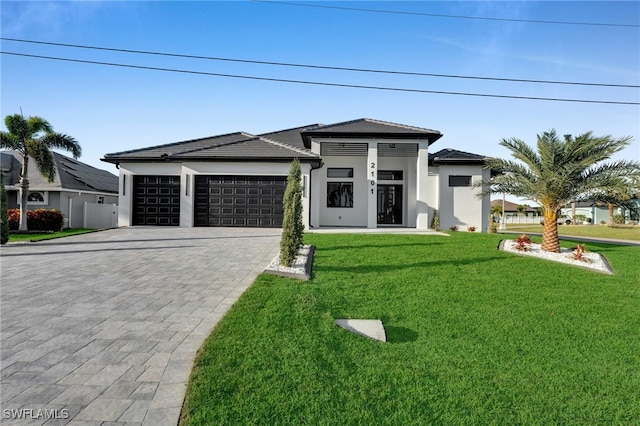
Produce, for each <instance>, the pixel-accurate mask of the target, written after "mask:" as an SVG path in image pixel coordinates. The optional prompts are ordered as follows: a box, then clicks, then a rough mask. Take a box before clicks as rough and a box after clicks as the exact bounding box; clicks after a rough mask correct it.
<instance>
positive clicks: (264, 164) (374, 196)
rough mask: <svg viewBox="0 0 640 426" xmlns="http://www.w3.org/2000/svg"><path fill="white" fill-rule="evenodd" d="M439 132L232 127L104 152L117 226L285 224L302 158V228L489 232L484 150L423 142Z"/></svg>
mask: <svg viewBox="0 0 640 426" xmlns="http://www.w3.org/2000/svg"><path fill="white" fill-rule="evenodd" d="M441 137H442V134H441V133H440V132H439V131H437V130H430V129H424V128H420V127H414V126H408V125H404V124H396V123H389V122H385V121H379V120H373V119H367V118H364V119H358V120H353V121H347V122H342V123H336V124H330V125H322V124H314V125H308V126H302V127H298V128H294V129H287V130H281V131H276V132H271V133H265V134H260V135H253V134H250V133H246V132H237V133H230V134H225V135H219V136H212V137H207V138H202V139H195V140H189V141H184V142H177V143H171V144H166V145H159V146H153V147H149V148H143V149H136V150H131V151H124V152H117V153H112V154H106V155H105V156H104V158H103V159H102V160H103V161H106V162H109V163H113V164H115V165H116V166H117V167H118V169H119V170H120V201H119V225H120V226H132V225H169V226H183V227H192V226H243V227H246V226H256V227H280V226H281V225H282V216H283V208H282V197H283V194H284V190H285V187H286V178H287V174H288V171H289V167H290V163H291V161H292V160H293V159H295V158H297V159H298V160H299V161H300V163H301V169H302V186H303V194H302V197H303V208H304V213H303V220H304V224H305V227H306V228H307V229H309V228H320V227H366V228H377V227H383V226H392V227H407V228H417V229H427V228H428V227H429V225H430V221H431V219H432V217H433V214H434V210H435V209H437V210H438V215H439V219H440V227H441V228H443V229H446V228H449V227H451V226H454V225H455V226H458V227H460V228H461V229H465V228H466V227H469V226H474V227H476V229H477V230H482V229H486V227H487V224H488V219H489V198H488V197H484V198H480V197H478V196H477V195H476V194H477V193H478V192H479V191H480V189H479V188H475V187H472V185H473V184H474V183H476V182H478V181H480V180H481V179H483V178H487V177H489V170H486V169H484V165H485V157H484V156H481V155H477V154H471V153H467V152H461V151H456V150H450V149H443V150H440V151H438V152H435V153H433V154H431V153H429V150H430V146H431V145H432V144H433V143H435V142H436V141H437V140H438V139H440V138H441Z"/></svg>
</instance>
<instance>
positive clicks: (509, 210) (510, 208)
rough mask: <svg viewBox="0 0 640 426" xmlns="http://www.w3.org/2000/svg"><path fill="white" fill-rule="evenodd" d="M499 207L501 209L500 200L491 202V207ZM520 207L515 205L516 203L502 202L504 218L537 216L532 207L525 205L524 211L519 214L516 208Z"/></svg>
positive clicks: (536, 211)
mask: <svg viewBox="0 0 640 426" xmlns="http://www.w3.org/2000/svg"><path fill="white" fill-rule="evenodd" d="M496 205H497V206H500V207H502V199H499V200H491V207H493V206H496ZM519 206H520V204H516V203H512V202H511V201H507V200H505V201H504V214H505V216H506V217H512V216H518V215H522V216H528V217H531V216H538V210H536V209H535V208H534V207H531V206H527V205H525V206H524V207H525V209H524V211H523V212H522V213H521V212H520V211H519V210H518V207H519Z"/></svg>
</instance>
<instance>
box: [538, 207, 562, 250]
mask: <svg viewBox="0 0 640 426" xmlns="http://www.w3.org/2000/svg"><path fill="white" fill-rule="evenodd" d="M541 248H542V250H544V251H550V252H553V253H560V239H559V238H558V211H557V210H556V209H553V208H544V227H543V231H542V247H541Z"/></svg>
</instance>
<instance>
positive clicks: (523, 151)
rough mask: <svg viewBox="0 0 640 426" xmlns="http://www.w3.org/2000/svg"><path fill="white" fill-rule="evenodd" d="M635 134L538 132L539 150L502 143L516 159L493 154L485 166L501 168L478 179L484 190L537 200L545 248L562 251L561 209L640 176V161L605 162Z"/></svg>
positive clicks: (515, 141) (519, 143) (513, 142)
mask: <svg viewBox="0 0 640 426" xmlns="http://www.w3.org/2000/svg"><path fill="white" fill-rule="evenodd" d="M630 141H631V137H630V136H627V137H623V138H617V139H614V138H613V137H612V136H610V135H606V136H598V137H596V136H593V134H592V132H587V133H584V134H582V135H579V136H576V137H573V136H571V135H565V136H564V140H562V139H560V138H558V136H557V134H556V132H555V130H551V131H549V132H544V133H543V134H542V135H538V144H537V152H536V151H534V150H533V149H532V148H531V147H529V146H528V145H527V144H526V143H525V142H523V141H522V140H519V139H516V138H510V139H502V140H501V141H500V145H502V146H504V147H505V148H507V149H509V150H510V151H511V156H512V157H513V158H515V159H516V160H518V161H514V160H504V159H499V158H495V159H489V160H488V162H487V167H489V168H491V169H492V170H496V171H498V172H500V173H499V174H498V175H496V176H494V177H492V178H491V179H486V180H484V181H482V182H480V183H479V184H478V186H480V185H486V186H485V189H484V191H483V193H482V195H487V194H493V193H508V194H512V195H515V196H517V197H521V198H524V199H527V200H532V201H536V202H537V203H538V204H539V205H540V206H541V207H542V211H543V215H544V232H543V234H542V250H545V251H550V252H556V253H558V252H560V241H559V239H558V223H557V219H558V210H559V209H560V208H561V207H562V206H564V205H566V204H568V203H570V202H572V201H581V200H586V199H589V198H590V196H592V195H593V194H596V193H599V192H608V191H609V190H611V189H612V188H617V187H619V186H620V185H621V183H622V182H623V181H625V179H627V178H629V177H636V176H639V175H640V163H638V162H635V161H627V160H618V161H613V162H607V163H603V161H604V160H608V159H610V158H611V156H612V155H613V154H615V153H616V152H619V151H621V150H622V149H624V148H625V147H626V146H627V145H628V144H629V142H630Z"/></svg>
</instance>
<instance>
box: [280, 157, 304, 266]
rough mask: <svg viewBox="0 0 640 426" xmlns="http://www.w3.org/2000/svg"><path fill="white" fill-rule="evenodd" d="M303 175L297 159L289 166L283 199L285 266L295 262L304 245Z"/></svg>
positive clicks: (282, 260) (282, 263) (281, 244)
mask: <svg viewBox="0 0 640 426" xmlns="http://www.w3.org/2000/svg"><path fill="white" fill-rule="evenodd" d="M301 177H302V173H301V171H300V162H299V161H298V160H297V159H295V160H294V161H293V162H292V163H291V167H290V168H289V176H288V177H287V189H286V190H285V192H284V198H283V200H282V204H283V207H284V218H283V220H282V238H281V239H280V264H281V265H284V266H291V265H292V264H293V262H294V261H295V260H296V256H297V255H298V250H299V249H300V247H302V237H303V234H304V225H303V223H302V185H301V183H300V180H301Z"/></svg>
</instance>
